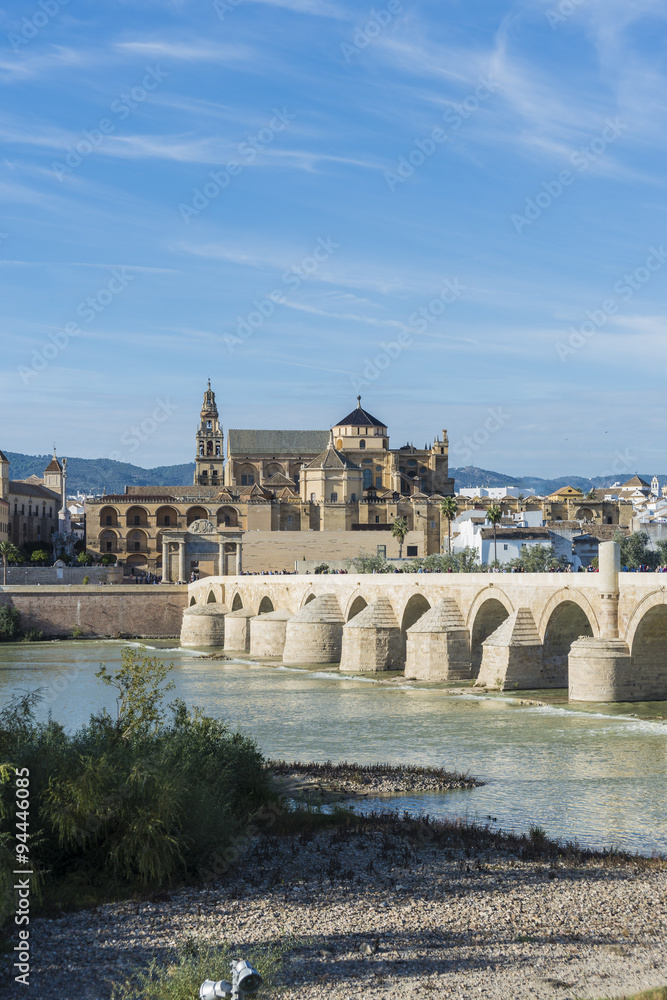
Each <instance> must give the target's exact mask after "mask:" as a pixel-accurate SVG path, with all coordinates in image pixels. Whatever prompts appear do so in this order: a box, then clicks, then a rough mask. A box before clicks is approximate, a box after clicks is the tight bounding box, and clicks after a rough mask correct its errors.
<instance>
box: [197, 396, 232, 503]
mask: <svg viewBox="0 0 667 1000" xmlns="http://www.w3.org/2000/svg"><path fill="white" fill-rule="evenodd" d="M224 463H225V459H224V455H223V453H222V428H221V427H220V422H219V420H218V408H217V406H216V405H215V393H214V392H213V390H212V389H211V380H210V379H209V380H208V389H207V390H206V392H205V393H204V403H203V405H202V408H201V415H200V420H199V427H198V428H197V450H196V455H195V478H194V485H195V486H222V473H223V468H224Z"/></svg>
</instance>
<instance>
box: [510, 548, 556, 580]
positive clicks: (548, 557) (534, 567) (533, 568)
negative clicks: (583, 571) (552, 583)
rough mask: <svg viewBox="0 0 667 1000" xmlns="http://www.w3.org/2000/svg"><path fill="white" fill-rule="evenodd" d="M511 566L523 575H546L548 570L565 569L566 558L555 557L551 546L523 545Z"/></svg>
mask: <svg viewBox="0 0 667 1000" xmlns="http://www.w3.org/2000/svg"><path fill="white" fill-rule="evenodd" d="M511 565H512V566H514V567H515V568H516V569H522V570H523V571H524V573H547V572H548V571H549V570H558V569H566V568H567V567H568V566H569V559H568V558H567V556H565V555H562V556H557V555H556V550H555V549H554V547H553V545H548V546H547V545H524V547H523V548H522V550H521V555H520V556H519V557H518V558H517V559H513V560H512V563H511Z"/></svg>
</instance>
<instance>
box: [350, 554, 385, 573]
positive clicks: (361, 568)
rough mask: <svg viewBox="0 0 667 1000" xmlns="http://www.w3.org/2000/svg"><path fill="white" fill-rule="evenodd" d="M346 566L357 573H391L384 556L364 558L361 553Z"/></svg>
mask: <svg viewBox="0 0 667 1000" xmlns="http://www.w3.org/2000/svg"><path fill="white" fill-rule="evenodd" d="M348 566H351V567H352V569H353V570H355V571H356V572H357V573H391V572H392V569H393V567H392V566H391V565H390V563H388V562H387V560H386V559H385V558H384V556H365V555H363V554H361V553H360V554H359V555H358V556H356V557H355V558H354V559H350V560H349V561H348Z"/></svg>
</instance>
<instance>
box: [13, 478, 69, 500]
mask: <svg viewBox="0 0 667 1000" xmlns="http://www.w3.org/2000/svg"><path fill="white" fill-rule="evenodd" d="M9 492H10V493H13V494H14V495H15V496H19V497H38V499H40V500H50V501H51V503H53V501H54V500H56V501H57V500H60V496H59V495H58V494H57V493H54V491H53V490H47V488H46V486H35V485H34V484H33V483H22V482H20V481H18V480H10V482H9Z"/></svg>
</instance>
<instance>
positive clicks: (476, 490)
mask: <svg viewBox="0 0 667 1000" xmlns="http://www.w3.org/2000/svg"><path fill="white" fill-rule="evenodd" d="M457 493H458V495H459V496H460V497H467V498H468V499H469V500H474V498H475V497H479V498H480V500H481V498H482V497H488V498H489V500H505V498H506V497H514V499H515V500H516V499H517V497H520V496H523V497H534V496H535V490H534V489H525V490H522V489H519V487H518V486H470V487H467V486H466V487H465V488H464V489H461V490H457Z"/></svg>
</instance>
